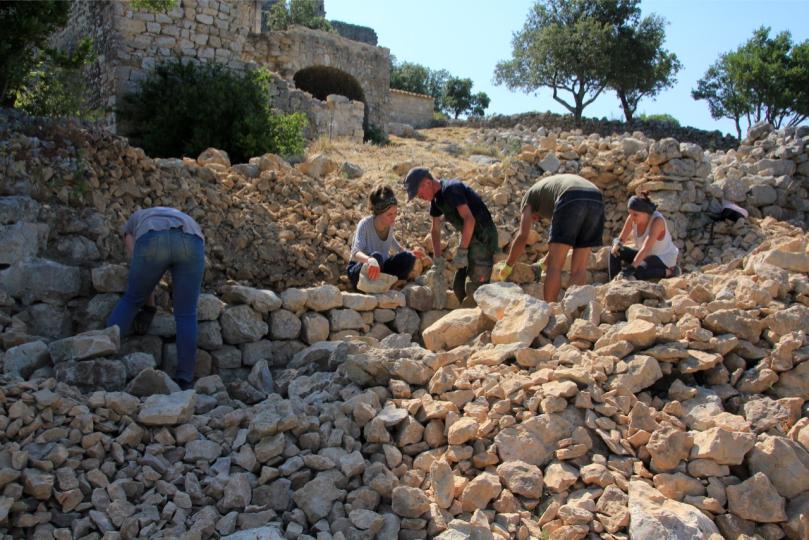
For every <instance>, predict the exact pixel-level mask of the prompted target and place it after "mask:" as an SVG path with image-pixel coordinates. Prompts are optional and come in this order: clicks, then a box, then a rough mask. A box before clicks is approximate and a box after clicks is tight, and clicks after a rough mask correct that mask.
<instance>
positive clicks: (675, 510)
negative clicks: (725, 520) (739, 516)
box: [629, 480, 719, 540]
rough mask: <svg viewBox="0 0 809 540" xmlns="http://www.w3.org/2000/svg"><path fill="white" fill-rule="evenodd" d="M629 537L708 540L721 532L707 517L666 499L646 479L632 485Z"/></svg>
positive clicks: (630, 489) (630, 492)
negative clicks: (697, 539)
mask: <svg viewBox="0 0 809 540" xmlns="http://www.w3.org/2000/svg"><path fill="white" fill-rule="evenodd" d="M629 515H630V521H629V536H630V537H631V538H655V539H660V540H679V539H681V538H695V539H696V538H699V539H704V540H708V539H709V538H710V537H711V535H713V534H719V529H717V527H716V525H714V523H713V521H711V520H710V519H709V518H708V517H707V516H706V515H705V514H703V513H702V512H701V511H699V510H697V509H696V508H695V507H693V506H691V505H690V504H685V503H681V502H677V501H673V500H671V499H668V498H666V497H665V496H663V495H662V494H661V493H660V492H659V491H657V490H656V489H655V488H653V487H651V486H650V485H648V484H647V483H645V482H643V481H642V480H632V481H630V482H629Z"/></svg>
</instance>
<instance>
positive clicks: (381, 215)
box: [346, 186, 424, 288]
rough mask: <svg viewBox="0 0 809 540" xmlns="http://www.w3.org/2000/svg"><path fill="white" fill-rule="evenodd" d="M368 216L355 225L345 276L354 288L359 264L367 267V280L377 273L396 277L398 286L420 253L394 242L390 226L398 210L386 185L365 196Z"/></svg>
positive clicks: (421, 254) (358, 275) (373, 277)
mask: <svg viewBox="0 0 809 540" xmlns="http://www.w3.org/2000/svg"><path fill="white" fill-rule="evenodd" d="M368 198H369V200H370V203H371V215H370V216H366V217H364V218H362V219H361V220H360V222H359V223H358V224H357V230H356V231H355V232H354V240H353V241H352V243H351V261H350V262H349V263H348V268H347V269H346V274H347V275H348V279H349V281H350V282H351V285H352V286H353V287H354V288H356V287H357V283H358V282H359V280H360V272H361V270H362V265H363V264H366V263H367V264H368V279H370V280H372V281H373V280H375V279H377V278H378V277H379V274H380V272H384V273H386V274H391V275H394V276H396V277H397V278H399V283H398V284H399V285H401V284H402V283H404V281H405V280H407V277H408V276H409V275H410V272H412V271H413V266H414V265H415V264H416V258H417V257H419V258H420V257H423V256H424V252H423V251H421V250H414V251H406V250H405V249H404V248H403V247H402V246H401V245H400V244H399V242H398V241H397V240H396V235H395V234H394V224H395V223H396V215H397V213H398V209H399V203H398V202H397V200H396V195H395V194H394V193H393V190H392V189H391V188H390V187H388V186H378V187H377V188H376V189H374V191H373V192H371V194H370V196H369V197H368Z"/></svg>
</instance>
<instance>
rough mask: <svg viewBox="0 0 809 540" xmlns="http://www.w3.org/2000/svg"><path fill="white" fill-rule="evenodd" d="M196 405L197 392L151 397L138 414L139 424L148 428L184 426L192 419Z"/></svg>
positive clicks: (187, 391)
mask: <svg viewBox="0 0 809 540" xmlns="http://www.w3.org/2000/svg"><path fill="white" fill-rule="evenodd" d="M195 403H196V392H194V391H193V390H185V391H184V392H175V393H173V394H167V395H153V396H149V397H148V398H146V401H145V402H144V403H143V406H142V407H141V410H140V413H138V422H140V423H141V424H144V425H147V426H173V425H177V424H182V423H185V422H188V421H189V420H190V419H191V415H192V414H193V413H194V404H195Z"/></svg>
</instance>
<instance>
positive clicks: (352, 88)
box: [293, 66, 365, 103]
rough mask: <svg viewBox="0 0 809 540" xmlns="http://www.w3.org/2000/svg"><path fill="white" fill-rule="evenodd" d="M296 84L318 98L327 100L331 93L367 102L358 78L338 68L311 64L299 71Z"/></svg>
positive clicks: (295, 77)
mask: <svg viewBox="0 0 809 540" xmlns="http://www.w3.org/2000/svg"><path fill="white" fill-rule="evenodd" d="M293 79H294V81H295V86H296V87H298V88H300V89H301V90H304V91H306V92H309V93H310V94H312V95H313V96H315V97H316V98H317V99H319V100H321V101H326V96H328V95H329V94H339V95H341V96H345V97H347V98H348V99H351V100H354V101H362V102H363V103H365V94H364V93H363V91H362V86H360V83H359V82H357V79H355V78H354V77H352V76H351V75H349V74H348V73H346V72H345V71H342V70H340V69H337V68H333V67H328V66H310V67H308V68H304V69H302V70H300V71H298V72H297V73H296V74H295V76H294V77H293Z"/></svg>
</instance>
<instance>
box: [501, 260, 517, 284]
mask: <svg viewBox="0 0 809 540" xmlns="http://www.w3.org/2000/svg"><path fill="white" fill-rule="evenodd" d="M513 271H514V267H512V266H509V264H508V263H505V264H503V268H501V269H500V281H505V280H507V279H508V278H509V276H511V273H512V272H513Z"/></svg>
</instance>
